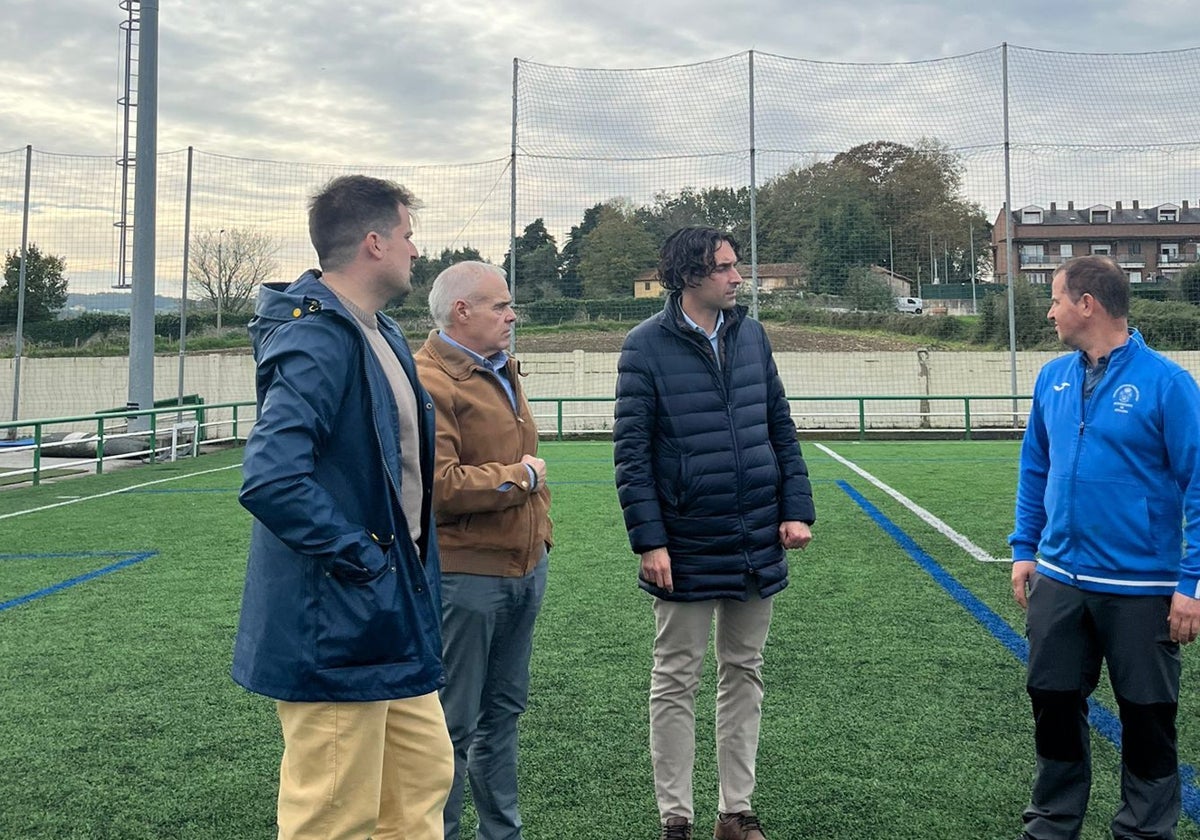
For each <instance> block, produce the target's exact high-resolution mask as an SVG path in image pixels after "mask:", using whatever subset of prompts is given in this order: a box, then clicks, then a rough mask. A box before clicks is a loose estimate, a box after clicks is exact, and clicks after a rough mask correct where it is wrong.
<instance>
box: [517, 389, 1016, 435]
mask: <svg viewBox="0 0 1200 840" xmlns="http://www.w3.org/2000/svg"><path fill="white" fill-rule="evenodd" d="M615 399H616V398H615V397H530V398H529V402H531V403H554V404H555V414H554V417H555V422H554V427H555V435H554V439H555V440H562V439H563V436H564V435H563V431H564V423H563V420H564V414H563V406H564V404H566V403H598V402H606V403H612V402H615ZM1032 399H1033V398H1032V397H1031V396H1025V395H1018V396H1013V395H1012V394H949V395H937V396H934V395H928V394H904V395H893V394H887V395H858V396H846V395H843V394H829V395H805V396H794V397H788V402H790V403H842V402H844V403H849V404H852V405H854V406H856V408H857V429H858V438H859V440H866V438H867V433H868V431H870V426H869V425H868V423H867V419H868V416H869V415H868V412H867V404H868V403H872V402H884V403H898V402H916V403H917V404H918V405H919V406H920V410H919V411H918V412H917V414H916V417H917V418H918V425H917V426H916V427H915V428H917V429H924V428H929V429H930V430H931V431H953V430H955V429H944V428H939V429H933V428H932V427H931V426H923V425H921V418H925V419H929V418H931V417H932V416H934V412H932V411H931V408H930V405H929V404H930V403H960V404H961V405H962V414H961V417H962V426H961V430H962V433H963V438H964V439H965V440H971V435H972V432H973V430H974V429H977V428H979V427H978V426H976V425H973V421H972V409H971V407H972V404H977V403H980V402H1006V403H1009V404H1010V405H1011V407H1010V408H1009V409H1006V410H1005V411H1004V412H996V411H993V412H989V413H990V414H993V415H998V414H1002V415H1003V416H1005V417H1007V418H1011V420H1010V424H1008V425H1005V426H1002V428H1012V429H1019V428H1021V426H1020V418H1021V416H1022V412H1021V411H1020V409H1019V407H1018V406H1019V404H1021V403H1024V404H1026V405H1027V404H1028V403H1029V401H1030V400H1032ZM881 413H889V412H881ZM846 415H849V412H846ZM976 415H978V412H976ZM843 416H845V415H843ZM880 431H883V430H880Z"/></svg>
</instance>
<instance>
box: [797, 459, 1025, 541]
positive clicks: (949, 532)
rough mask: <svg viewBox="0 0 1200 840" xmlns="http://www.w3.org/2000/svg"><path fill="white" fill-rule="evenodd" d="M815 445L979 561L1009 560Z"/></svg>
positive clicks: (864, 471) (906, 497)
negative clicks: (974, 541)
mask: <svg viewBox="0 0 1200 840" xmlns="http://www.w3.org/2000/svg"><path fill="white" fill-rule="evenodd" d="M813 446H815V447H817V449H820V450H821V451H822V452H824V453H825V454H826V455H828V456H829V457H830V458H832V459H833V460H835V461H837V462H838V463H840V464H842V465H844V466H847V467H849V468H850V469H852V470H854V472H856V473H858V474H859V475H861V476H862V477H863V478H865V479H866V480H867V481H869V482H871V483H872V484H874V485H875V486H876V487H878V488H879V489H880V490H882V491H883V492H884V493H887V494H888V495H889V496H891V497H892V498H893V499H895V500H896V501H897V502H899V503H900V504H902V505H904V506H905V507H906V508H908V509H909V510H911V511H912V512H913V513H915V514H916V515H917V516H919V517H921V519H923V520H924V521H925V522H927V523H928V524H929V525H931V526H933V528H934V529H935V530H937V531H938V532H940V533H941V534H942V535H943V536H944V537H945V538H946V539H948V540H950V542H952V543H954V544H955V545H957V546H958V547H959V548H961V549H962V550H963V551H965V552H967V554H970V555H971V556H972V557H974V558H975V559H976V560H978V561H979V562H981V563H1007V562H1009V561H1008V558H1006V557H993V556H992V555H990V554H988V553H987V552H986V551H984V550H983V549H982V548H980V547H979V546H977V545H975V543H973V542H971V541H970V540H969V539H967V538H966V537H964V536H963V535H962V534H960V533H958V531H955V530H954V529H953V528H951V527H950V526H949V525H947V524H946V523H945V522H943V521H942V520H940V519H938V518H937V517H936V516H934V515H933V514H932V513H930V512H929V511H927V510H925V508H923V507H921V506H920V505H919V504H917V503H916V502H914V501H913V500H912V499H910V498H908V496H905V495H904V494H903V493H901V492H900V491H899V490H896V489H894V488H892V487H889V486H887V485H886V484H884V483H883V482H882V481H880V480H879V479H878V478H876V477H875V476H873V475H871V474H870V473H869V472H867V471H866V470H864V469H863V468H862V467H860V466H859V465H858V464H856V463H854V462H853V461H848V460H846V459H845V458H843V457H842V456H841V455H839V454H837V453H836V452H834V451H833V450H832V449H830V448H829V447H828V446H822V445H821V444H819V443H814V444H813Z"/></svg>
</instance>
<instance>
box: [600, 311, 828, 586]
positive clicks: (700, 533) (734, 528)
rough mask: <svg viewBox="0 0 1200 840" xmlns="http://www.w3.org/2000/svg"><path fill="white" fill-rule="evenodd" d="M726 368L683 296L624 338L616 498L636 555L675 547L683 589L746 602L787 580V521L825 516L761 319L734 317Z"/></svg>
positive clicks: (676, 574)
mask: <svg viewBox="0 0 1200 840" xmlns="http://www.w3.org/2000/svg"><path fill="white" fill-rule="evenodd" d="M718 348H719V352H720V353H721V359H722V362H721V364H720V365H718V364H717V361H716V359H715V357H714V356H713V352H712V346H711V344H710V343H709V341H708V339H707V338H705V337H704V336H703V335H701V334H700V333H699V332H697V331H696V330H694V329H692V328H691V327H690V326H689V325H687V324H686V322H684V320H683V312H682V309H681V307H680V296H679V293H678V292H675V293H672V294H670V295H669V296H668V298H667V302H666V305H665V306H664V308H663V311H662V312H661V313H659V314H658V315H655V316H653V317H651V318H649V319H647V320H646V321H644V322H642V323H641V324H639V325H638V326H637V327H635V328H634V329H633V330H632V331H630V333H629V335H628V337H627V338H626V340H625V345H624V347H623V348H622V350H621V358H620V361H619V362H618V366H617V404H616V422H615V424H614V426H613V442H614V446H615V459H616V468H617V473H616V476H617V495H618V496H619V498H620V501H621V508H622V510H623V511H624V514H625V527H626V529H627V530H628V531H629V542H630V545H631V546H632V548H633V550H634V552H635V553H637V554H641V553H643V552H646V551H650V550H651V549H655V548H662V547H666V549H667V550H668V552H669V553H670V555H671V575H672V578H673V581H674V591H673V592H666V591H665V590H662V589H659V588H658V587H656V586H653V585H652V584H650V583H648V582H646V581H645V580H639V583H640V585H641V587H642V588H643V589H645V590H646V591H647V592H650V593H651V594H653V595H656V596H657V597H659V598H664V599H667V600H674V601H698V600H704V599H709V598H737V599H739V600H744V599H745V598H746V597H747V596H748V593H749V584H750V582H751V579H753V580H754V581H755V582H756V583H757V585H758V588H759V591H760V592H761V593H762V595H763V596H764V597H765V596H769V595H773V594H775V593H776V592H778V591H779V590H781V589H783V588H784V587H785V586H787V558H786V553H785V552H784V549H783V546H782V545H781V544H780V542H779V524H780V522H782V521H800V522H807V523H809V524H812V522H813V521H814V520H815V519H816V513H815V509H814V507H813V499H812V486H811V484H810V483H809V480H808V468H807V467H806V465H805V463H804V459H803V457H802V456H801V454H800V446H799V444H798V443H797V441H796V426H795V424H794V423H793V422H792V419H791V412H790V409H789V407H788V402H787V398H786V396H785V394H784V390H783V383H782V382H781V381H780V379H779V373H778V371H777V370H776V368H775V360H774V358H773V357H772V355H771V346H770V343H769V342H768V340H767V336H766V333H765V332H764V331H763V328H762V325H761V324H759V323H758V322H757V321H754V320H752V319H750V318H747V317H746V309H745V307H742V306H739V307H737V308H735V309H733V310H730V311H728V312H726V313H725V323H724V325H723V326H722V328H721V331H720V333H719V336H718Z"/></svg>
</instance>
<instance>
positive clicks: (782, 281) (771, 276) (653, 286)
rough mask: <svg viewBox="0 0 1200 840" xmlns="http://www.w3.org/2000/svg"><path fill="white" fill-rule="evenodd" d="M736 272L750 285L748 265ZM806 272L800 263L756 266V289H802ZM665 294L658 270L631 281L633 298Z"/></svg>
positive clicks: (743, 265) (766, 290)
mask: <svg viewBox="0 0 1200 840" xmlns="http://www.w3.org/2000/svg"><path fill="white" fill-rule="evenodd" d="M738 272H739V273H740V274H741V275H742V279H743V280H744V281H745V282H746V284H749V283H750V264H749V263H740V264H739V265H738ZM807 275H808V271H807V269H805V268H804V266H802V265H800V263H760V264H759V266H758V289H759V291H761V292H777V291H780V290H782V289H803V288H805V287H806V285H807V279H806V278H807ZM665 292H666V289H664V288H663V287H662V284H661V283H659V282H658V269H655V268H652V269H649V270H647V271H643V272H642V273H641V274H639V275H638V276H637V277H636V278H635V279H634V281H633V296H634V297H635V298H647V297H661V296H662V295H663V294H664V293H665Z"/></svg>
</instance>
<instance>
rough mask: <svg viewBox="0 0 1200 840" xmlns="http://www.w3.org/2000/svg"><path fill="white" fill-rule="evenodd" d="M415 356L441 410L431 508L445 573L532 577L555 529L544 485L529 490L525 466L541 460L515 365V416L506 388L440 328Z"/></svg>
mask: <svg viewBox="0 0 1200 840" xmlns="http://www.w3.org/2000/svg"><path fill="white" fill-rule="evenodd" d="M415 358H416V361H417V371H418V373H419V375H420V378H421V384H422V386H424V388H425V390H426V391H428V392H429V395H430V396H431V397H432V398H433V404H434V407H435V409H436V410H437V455H436V457H435V460H434V471H433V505H434V512H435V514H436V517H437V537H438V548H439V551H440V552H441V561H442V571H443V572H451V573H454V572H458V573H465V574H471V575H496V576H501V577H518V576H521V575H525V574H528V573H529V572H530V571H531V570H532V569H533V567H534V566H535V565H537V562H538V561H539V560H540V559H541V557H542V552H543V550H546V549H549V547H550V545H551V544H552V525H551V523H550V491H549V489H548V488H547V487H546V486H545V485H544V484H543V485H539V486H538V487H537V488H536V489H534V490H533V491H532V492H531V491H530V481H529V470H528V469H527V468H526V467H525V465H524V464H522V463H521V456H523V455H536V454H537V448H538V433H537V426H536V425H535V424H534V421H533V413H532V412H531V411H530V408H529V402H528V401H527V400H526V399H525V392H524V390H523V389H522V388H521V382H520V370H519V366H518V364H517V360H516V359H513V358H510V359H509V360H508V368H507V372H508V377H509V381H510V382H511V383H512V386H513V392H514V393H515V395H516V398H517V407H518V411H516V412H514V411H513V409H512V404H511V403H510V402H509V400H508V395H507V394H506V393H505V392H504V386H502V385H501V384H500V383H499V382H497V381H496V378H495V377H494V376H493V375H492V374H491V373H490V372H488V371H486V370H484V369H483V368H482V367H481V366H480V365H479V364H478V363H477V362H476V361H475V360H474V359H473V358H471V357H470V356H469V355H467V354H466V353H464V352H463V351H462V350H460V349H459V348H457V347H455V346H454V345H452V344H449V343H447V342H446V341H444V340H443V339H442V338H441V337H440V336H439V335H438V331H437V330H434V331H433V332H431V333H430V334H429V338H428V339H426V341H425V344H424V346H423V347H421V349H420V350H419V351H417V353H416V354H415ZM505 485H507V489H504V490H501V489H499V488H501V487H503V486H505Z"/></svg>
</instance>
